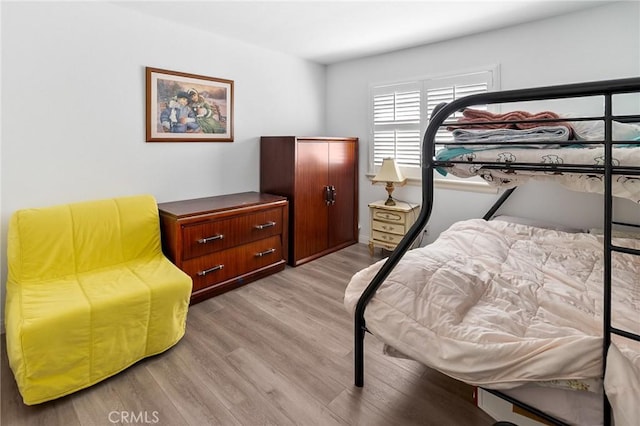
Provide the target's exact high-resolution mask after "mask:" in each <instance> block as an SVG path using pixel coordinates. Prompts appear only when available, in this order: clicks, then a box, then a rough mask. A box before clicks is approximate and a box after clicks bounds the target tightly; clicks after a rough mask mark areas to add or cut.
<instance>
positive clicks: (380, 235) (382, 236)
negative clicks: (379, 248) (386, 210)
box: [373, 231, 404, 244]
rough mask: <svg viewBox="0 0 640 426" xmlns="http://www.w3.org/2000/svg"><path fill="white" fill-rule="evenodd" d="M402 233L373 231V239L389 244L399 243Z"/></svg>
mask: <svg viewBox="0 0 640 426" xmlns="http://www.w3.org/2000/svg"><path fill="white" fill-rule="evenodd" d="M402 237H404V235H396V234H389V233H386V232H380V231H373V239H374V240H376V241H381V242H384V243H390V244H399V243H400V241H401V240H402Z"/></svg>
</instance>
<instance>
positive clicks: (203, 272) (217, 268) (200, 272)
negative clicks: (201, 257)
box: [198, 264, 224, 277]
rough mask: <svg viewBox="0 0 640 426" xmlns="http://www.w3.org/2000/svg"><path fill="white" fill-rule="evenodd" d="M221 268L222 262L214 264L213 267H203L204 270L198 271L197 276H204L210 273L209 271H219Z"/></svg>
mask: <svg viewBox="0 0 640 426" xmlns="http://www.w3.org/2000/svg"><path fill="white" fill-rule="evenodd" d="M222 268H224V265H223V264H220V265H216V266H214V267H213V268H209V269H205V270H204V271H198V276H201V277H204V276H205V275H207V274H210V273H211V272H215V271H219V270H220V269H222Z"/></svg>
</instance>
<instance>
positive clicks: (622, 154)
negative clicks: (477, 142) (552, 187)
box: [437, 144, 640, 203]
mask: <svg viewBox="0 0 640 426" xmlns="http://www.w3.org/2000/svg"><path fill="white" fill-rule="evenodd" d="M449 147H451V148H453V149H447V150H441V151H439V152H438V155H437V158H438V159H441V160H452V161H474V162H476V163H480V164H454V165H453V167H450V168H449V167H447V168H446V169H443V170H442V171H445V170H446V172H448V173H451V174H453V175H455V176H458V177H463V178H467V177H471V176H476V175H477V176H481V177H482V178H483V179H484V180H486V181H487V182H489V183H490V184H492V185H494V186H498V187H504V188H512V187H514V186H519V185H522V184H523V183H525V182H527V181H529V180H539V181H553V182H558V183H560V184H561V185H564V186H565V187H567V188H569V189H573V190H576V191H583V192H596V193H602V192H603V184H602V181H603V175H601V174H600V175H596V174H593V175H589V174H568V173H567V174H563V175H557V174H548V173H544V172H531V171H517V172H515V173H513V172H512V171H507V172H505V171H502V170H490V169H485V168H482V167H481V166H482V164H481V163H482V162H483V161H484V162H523V163H535V164H567V165H569V164H594V165H602V164H604V150H603V148H602V147H597V148H596V147H582V148H580V147H572V148H553V149H526V148H515V147H514V148H508V147H502V148H499V149H484V148H483V149H478V150H471V149H468V148H455V145H454V144H452V145H449ZM613 159H614V165H616V166H634V167H637V165H638V164H640V146H637V147H631V146H627V147H614V148H613ZM613 195H614V196H617V197H622V198H628V199H630V200H632V201H634V202H636V203H640V177H638V176H635V177H634V176H623V175H615V176H613Z"/></svg>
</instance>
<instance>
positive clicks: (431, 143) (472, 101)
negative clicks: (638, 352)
mask: <svg viewBox="0 0 640 426" xmlns="http://www.w3.org/2000/svg"><path fill="white" fill-rule="evenodd" d="M626 93H640V78H626V79H618V80H605V81H594V82H587V83H577V84H568V85H559V86H547V87H539V88H531V89H522V90H510V91H502V92H488V93H481V94H476V95H471V96H467V97H464V98H460V99H457V100H455V101H453V102H451V103H449V104H441V105H439V106H438V107H437V108H436V109H435V110H434V112H433V114H432V116H431V120H430V123H429V126H428V127H427V130H426V132H425V135H424V138H423V146H422V158H423V163H422V185H423V187H422V209H421V211H420V214H419V216H418V218H417V220H416V222H415V223H414V224H413V226H412V227H411V228H410V230H409V231H408V232H407V234H406V235H405V237H404V238H403V239H402V241H401V242H400V243H399V245H398V246H397V247H396V249H395V250H394V251H393V252H392V253H391V254H390V256H389V257H388V259H387V261H386V262H385V263H384V264H383V265H382V267H381V268H380V270H379V271H378V272H377V274H376V275H375V276H374V278H373V279H372V280H371V282H370V283H369V285H368V286H367V288H366V289H365V290H364V292H363V293H362V295H361V297H360V299H359V300H358V303H357V305H356V309H355V314H354V317H355V318H354V323H355V330H354V331H355V341H354V357H355V359H354V361H355V362H354V364H355V365H354V367H355V368H354V370H355V371H354V372H355V386H357V387H362V386H363V385H364V338H365V334H366V332H368V331H369V330H367V327H366V322H365V319H364V312H365V309H366V306H367V304H368V303H369V301H370V300H371V298H372V297H373V296H374V294H375V292H376V290H377V288H378V287H379V286H380V285H381V284H382V282H383V281H384V280H385V279H386V277H387V276H388V275H389V273H390V272H391V271H392V270H393V268H394V267H395V266H396V265H397V264H398V262H399V261H400V260H401V258H402V257H403V256H404V254H405V253H406V252H407V250H409V249H410V248H411V246H412V244H413V242H414V241H415V240H416V238H417V237H418V236H419V235H420V234H421V232H422V229H424V227H425V226H426V225H427V222H428V221H429V217H430V216H431V211H432V207H433V187H434V171H435V170H436V168H437V167H446V166H450V165H452V164H453V163H455V162H454V161H439V160H437V159H436V158H435V152H436V141H435V138H436V134H437V132H438V129H440V128H441V127H443V126H446V124H445V120H446V119H447V118H448V117H449V116H450V115H452V114H453V113H454V112H456V111H459V110H462V109H464V108H466V107H469V106H474V105H485V104H486V105H489V104H506V103H513V102H525V101H540V100H552V99H567V98H584V97H590V96H603V97H604V115H602V116H591V117H581V118H571V120H570V121H594V120H600V121H604V130H605V133H604V135H605V137H604V140H603V141H595V142H586V143H592V144H599V145H604V152H605V162H604V164H603V165H593V164H531V163H518V162H512V163H497V162H496V163H489V164H488V163H486V162H482V163H481V164H482V165H483V166H482V167H484V168H486V169H500V170H513V171H517V170H530V171H543V172H567V173H588V174H601V175H603V176H604V194H603V210H604V223H603V228H604V277H603V279H604V283H603V284H604V285H603V289H604V290H603V292H604V295H603V306H604V317H603V333H604V340H603V347H602V358H603V369H602V376H601V377H602V378H604V372H605V368H606V359H607V350H608V348H609V345H610V343H611V335H612V334H616V335H620V336H624V337H626V338H628V339H633V340H637V341H640V335H637V334H634V333H631V332H629V331H626V330H620V329H617V328H614V327H612V325H611V273H612V266H611V257H612V253H613V252H620V253H628V254H633V255H636V256H640V250H635V249H631V248H627V247H620V246H615V245H614V244H613V243H612V240H611V237H612V225H613V224H620V225H630V226H637V225H635V224H625V223H621V222H617V221H615V220H614V218H613V199H612V198H613V195H612V176H613V175H620V174H624V175H631V176H639V177H640V164H639V165H638V166H637V167H620V166H614V165H613V164H612V145H613V143H612V140H613V137H612V136H613V134H612V131H613V125H612V123H613V121H614V120H616V121H620V122H640V115H619V116H616V115H614V114H613V100H612V98H613V96H614V95H618V94H626ZM544 121H553V122H558V121H563V120H562V119H561V120H557V119H553V120H527V122H540V123H541V124H543V123H544ZM564 121H569V120H566V119H565V120H564ZM488 123H489V122H487V123H480V124H488ZM491 123H494V124H496V123H504V122H499V121H493V122H491ZM510 123H514V122H513V121H510ZM475 124H478V123H475ZM456 125H458V124H456ZM525 143H527V144H530V142H525ZM570 143H575V141H573V142H571V141H570V142H568V143H567V144H570ZM581 143H582V141H581ZM468 144H469V145H473V143H468ZM492 144H495V143H493V142H492ZM509 144H510V145H511V146H513V145H514V144H517V143H516V142H511V143H509ZM457 145H464V144H457ZM475 145H478V143H477V142H476V143H475ZM458 162H461V161H458ZM464 163H465V164H473V163H472V162H470V161H464ZM479 164H480V163H479ZM515 189H516V188H512V189H509V190H506V191H504V193H503V194H502V195H501V196H500V197H499V199H498V200H497V201H496V202H495V204H494V205H493V206H492V207H491V209H490V210H489V211H488V212H487V213H486V214H485V216H484V219H485V220H488V219H490V218H492V217H493V215H494V214H495V212H496V211H497V210H498V209H499V208H500V206H502V204H503V203H504V202H505V201H506V200H507V199H508V198H509V196H510V195H511V194H512V192H513V191H514V190H515ZM486 390H487V391H488V392H490V393H492V394H494V395H496V396H499V397H500V398H503V399H505V400H507V401H509V402H511V403H513V404H514V405H516V406H519V407H521V408H524V409H525V410H528V411H530V412H532V413H533V414H536V415H538V416H539V417H541V418H543V419H545V420H547V421H549V422H551V423H552V424H555V425H565V424H566V423H564V422H562V421H560V420H558V419H556V418H554V417H552V416H550V415H548V414H547V413H544V412H542V411H540V410H538V409H536V408H535V407H532V406H530V405H528V404H526V403H523V402H521V401H518V400H516V399H514V398H511V397H509V396H507V395H505V394H503V393H502V392H498V391H496V390H492V389H486ZM603 395H604V398H603V424H604V425H605V426H609V425H611V422H612V418H611V417H612V415H611V414H612V413H611V406H610V404H609V401H608V399H607V396H606V394H605V393H604V392H603Z"/></svg>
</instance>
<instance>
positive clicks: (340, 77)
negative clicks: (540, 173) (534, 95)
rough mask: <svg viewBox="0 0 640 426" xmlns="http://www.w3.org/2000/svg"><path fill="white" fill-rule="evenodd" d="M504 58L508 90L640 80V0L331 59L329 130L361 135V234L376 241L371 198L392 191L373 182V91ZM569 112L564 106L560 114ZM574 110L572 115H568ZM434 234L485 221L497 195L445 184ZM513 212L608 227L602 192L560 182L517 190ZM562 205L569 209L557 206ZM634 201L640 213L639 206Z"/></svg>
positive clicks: (632, 213) (417, 196) (625, 208)
mask: <svg viewBox="0 0 640 426" xmlns="http://www.w3.org/2000/svg"><path fill="white" fill-rule="evenodd" d="M493 64H499V66H500V73H501V88H502V89H504V90H507V89H519V88H526V87H536V86H546V85H555V84H564V83H576V82H583V81H593V80H607V79H614V78H625V77H637V76H640V3H638V2H621V3H614V4H612V5H608V6H604V7H600V8H595V9H590V10H587V11H583V12H578V13H574V14H570V15H565V16H558V17H555V18H552V19H547V20H544V21H539V22H534V23H530V24H526V25H520V26H516V27H511V28H506V29H502V30H498V31H491V32H487V33H483V34H479V35H475V36H472V37H464V38H459V39H455V40H450V41H446V42H442V43H437V44H432V45H425V46H421V47H417V48H412V49H407V50H402V51H397V52H393V53H389V54H385V55H378V56H374V57H369V58H364V59H359V60H353V61H348V62H343V63H340V64H335V65H331V66H329V67H328V71H327V128H328V130H329V131H330V132H331V133H332V134H334V135H340V134H349V135H351V136H357V137H359V138H360V141H361V144H360V170H361V181H360V204H359V209H360V224H361V233H360V240H361V241H363V242H364V241H366V240H367V239H368V237H369V211H368V208H367V204H368V203H370V202H372V201H375V200H378V199H383V198H384V197H385V196H386V192H385V191H384V188H383V187H381V186H372V185H371V183H370V181H369V180H368V179H366V178H364V176H363V173H365V172H366V171H367V170H368V167H369V166H368V162H369V130H368V124H369V121H368V117H367V113H368V111H369V107H368V104H367V102H368V99H369V96H368V89H369V87H370V85H372V84H376V83H381V82H383V83H384V82H394V81H404V80H409V79H412V78H419V77H426V76H430V75H442V74H451V73H456V72H458V71H465V70H469V69H476V68H478V67H482V66H487V65H493ZM559 112H561V111H559ZM567 112H572V111H567ZM396 195H397V197H396V198H399V199H404V200H408V201H411V202H414V203H419V202H421V192H420V188H418V187H416V186H405V187H403V188H399V189H396V191H395V192H394V196H396ZM434 196H435V203H434V210H433V214H432V218H431V221H430V224H429V227H428V228H429V236H428V237H427V241H430V240H432V239H433V238H434V237H435V236H437V234H439V233H440V232H441V231H442V230H443V229H446V228H447V227H448V226H449V225H450V224H451V223H453V222H454V221H457V220H461V219H465V218H470V217H481V216H482V215H483V214H484V213H485V212H486V210H487V209H488V207H490V206H491V204H492V203H493V200H494V199H495V198H496V196H495V195H486V194H478V193H468V192H460V191H453V190H440V189H437V190H436V192H435V194H434ZM514 197H515V199H513V200H511V202H509V203H508V204H507V205H505V208H504V209H503V212H504V213H507V214H518V215H524V216H529V217H536V218H541V219H546V220H551V221H555V222H560V223H565V224H573V225H576V226H579V227H587V226H596V225H600V226H601V219H600V218H601V212H602V207H601V202H600V200H601V198H600V197H599V196H598V195H593V194H581V193H576V192H572V191H568V190H565V189H563V188H560V187H559V186H556V185H553V184H531V185H527V186H526V187H523V188H519V189H518V190H517V191H516V193H514ZM556 202H557V203H560V205H561V206H562V208H561V209H560V210H556V211H555V212H554V211H551V210H550V209H549V208H548V207H549V206H551V205H553V204H554V203H556ZM616 205H617V207H618V208H617V209H616V210H617V212H618V213H619V214H620V216H621V217H623V218H627V220H630V219H631V218H634V219H635V220H636V222H637V221H638V220H639V218H638V217H637V216H638V214H637V206H633V205H632V203H631V202H630V201H625V200H623V201H620V202H617V204H616ZM634 207H635V210H632V209H633V208H634Z"/></svg>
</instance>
